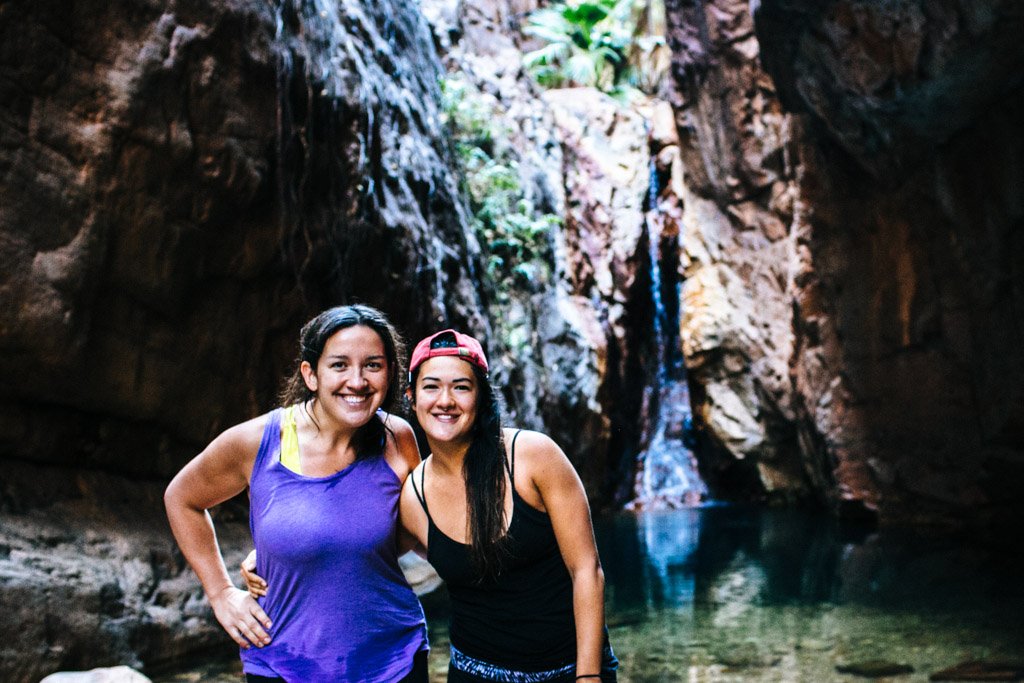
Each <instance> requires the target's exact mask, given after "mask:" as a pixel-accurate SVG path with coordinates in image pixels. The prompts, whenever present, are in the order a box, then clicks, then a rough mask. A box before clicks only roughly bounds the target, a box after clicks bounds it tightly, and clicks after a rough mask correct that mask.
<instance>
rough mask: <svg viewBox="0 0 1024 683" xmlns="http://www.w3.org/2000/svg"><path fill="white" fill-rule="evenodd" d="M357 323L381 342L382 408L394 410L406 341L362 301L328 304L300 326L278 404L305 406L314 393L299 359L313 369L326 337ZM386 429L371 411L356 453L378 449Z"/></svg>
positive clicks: (357, 438)
mask: <svg viewBox="0 0 1024 683" xmlns="http://www.w3.org/2000/svg"><path fill="white" fill-rule="evenodd" d="M356 325H362V326H363V327H368V328H370V329H371V330H373V331H374V332H376V333H377V336H378V337H380V340H381V342H383V343H384V357H385V358H386V359H387V365H388V390H387V392H385V394H384V401H383V403H381V408H383V409H384V410H385V411H387V412H389V413H393V412H395V410H396V409H397V407H398V405H399V396H400V395H401V389H400V386H401V385H400V383H399V376H400V372H401V369H402V368H403V367H405V343H404V342H403V341H402V337H401V336H399V334H398V332H397V331H396V330H395V327H394V325H392V324H391V322H390V321H389V320H388V319H387V317H386V316H385V315H384V314H383V313H381V312H380V311H378V310H377V309H376V308H373V307H372V306H365V305H363V304H351V305H349V306H335V307H334V308H329V309H327V310H326V311H324V312H323V313H321V314H320V315H318V316H316V317H315V318H313V319H312V320H310V321H309V322H308V323H306V324H305V325H303V326H302V331H301V332H300V333H299V356H298V358H297V359H296V361H295V370H294V372H293V373H292V374H291V376H290V377H288V379H287V380H285V383H284V387H283V388H282V389H281V395H280V401H281V405H284V406H290V405H293V404H295V403H300V404H302V406H303V407H304V408H308V404H309V403H310V402H311V401H313V399H315V398H316V394H315V393H314V392H312V391H310V390H309V387H308V386H306V382H305V380H304V379H303V378H302V371H301V367H302V362H303V361H306V362H308V363H309V364H310V365H311V366H312V367H313V369H314V370H316V368H317V363H319V362H320V356H321V355H322V354H323V352H324V346H326V344H327V340H328V339H330V338H331V337H332V336H333V335H334V334H335V333H336V332H338V331H339V330H343V329H345V328H347V327H355V326H356ZM317 426H318V427H319V425H317ZM386 431H387V427H386V425H385V424H384V422H383V421H382V420H381V419H380V417H379V416H378V415H374V416H373V418H371V419H370V421H369V422H368V423H366V424H365V425H363V426H362V427H360V428H359V429H357V430H356V433H355V436H354V437H353V439H352V445H353V447H354V448H355V451H356V457H357V458H362V457H365V456H369V455H374V454H377V453H380V452H381V451H382V450H383V448H384V445H385V439H386V438H387V436H386Z"/></svg>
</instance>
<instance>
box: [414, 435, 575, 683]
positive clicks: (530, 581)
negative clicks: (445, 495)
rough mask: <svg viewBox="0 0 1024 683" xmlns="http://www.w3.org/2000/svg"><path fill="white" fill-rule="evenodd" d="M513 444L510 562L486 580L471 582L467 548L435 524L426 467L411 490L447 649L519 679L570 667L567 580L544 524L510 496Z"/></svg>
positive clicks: (572, 633)
mask: <svg viewBox="0 0 1024 683" xmlns="http://www.w3.org/2000/svg"><path fill="white" fill-rule="evenodd" d="M518 437H519V432H516V434H515V436H513V437H512V449H511V450H512V457H511V465H509V463H508V462H507V461H506V463H505V467H506V470H507V471H508V474H509V478H510V480H511V481H512V482H513V485H512V521H511V522H510V523H509V528H508V532H507V534H508V541H509V544H508V550H509V556H508V557H507V558H506V559H505V561H504V563H503V565H502V568H501V571H500V572H499V573H498V575H497V576H496V577H495V578H493V579H488V580H485V581H483V582H478V581H477V574H476V572H475V571H474V570H473V564H472V561H471V559H470V555H469V548H470V546H468V545H466V544H464V543H459V542H458V541H455V540H452V539H451V538H449V537H448V536H446V535H445V534H444V533H443V532H442V531H441V530H440V529H438V528H437V526H436V525H435V524H434V520H433V518H431V516H430V510H429V509H428V507H427V501H426V499H425V498H424V495H423V482H424V477H425V476H426V466H424V467H423V468H422V469H421V472H420V481H419V486H417V482H416V479H415V478H413V490H414V491H415V492H416V497H417V498H419V501H420V505H422V506H423V510H424V512H426V514H427V522H428V529H427V560H428V561H429V562H430V564H431V565H433V566H434V569H436V570H437V573H438V574H439V575H440V576H441V578H442V579H444V581H445V584H446V585H447V587H448V593H449V595H450V596H451V603H452V618H451V626H450V630H449V634H450V638H451V642H452V645H454V646H455V647H456V648H458V649H459V650H461V651H462V652H463V653H465V654H467V655H469V656H470V657H473V658H475V659H481V660H484V661H486V662H490V663H492V664H497V665H499V666H503V667H506V668H509V669H516V670H519V671H545V670H548V669H554V668H558V667H560V666H564V665H565V664H570V663H572V662H574V661H575V660H576V624H575V621H574V620H573V609H572V579H571V578H570V577H569V570H568V569H566V567H565V562H564V561H563V560H562V555H561V553H559V551H558V542H557V541H556V539H555V532H554V529H553V528H552V526H551V518H550V517H548V515H547V514H546V513H544V512H541V511H540V510H538V509H536V508H534V507H532V506H531V505H530V504H529V503H527V502H526V501H524V500H523V499H522V498H520V497H519V494H518V493H517V492H516V489H515V462H516V459H515V458H516V439H517V438H518Z"/></svg>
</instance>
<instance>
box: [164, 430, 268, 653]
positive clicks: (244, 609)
mask: <svg viewBox="0 0 1024 683" xmlns="http://www.w3.org/2000/svg"><path fill="white" fill-rule="evenodd" d="M264 421H265V418H258V419H257V420H251V421H249V422H246V423H243V424H241V425H237V426H235V427H232V428H231V429H229V430H227V431H226V432H224V433H223V434H221V435H220V436H218V437H217V438H216V439H214V440H213V442H212V443H211V444H210V445H209V446H207V447H206V449H205V450H203V452H202V453H200V454H199V455H197V456H196V457H195V458H194V459H193V460H192V461H191V462H189V463H188V464H187V465H185V467H183V468H182V470H181V471H180V472H178V474H177V475H176V476H175V477H174V479H172V480H171V483H170V484H169V485H168V486H167V491H166V492H165V493H164V505H165V506H166V508H167V519H168V520H169V521H170V524H171V531H172V532H173V533H174V538H175V540H176V541H177V542H178V547H180V548H181V552H182V554H183V555H184V556H185V559H186V560H187V561H188V563H189V565H191V567H192V569H193V570H194V571H195V573H196V575H197V576H198V577H199V582H200V583H201V584H202V586H203V591H204V592H205V593H206V598H207V600H209V601H210V606H211V607H213V612H214V615H215V616H216V617H217V621H218V622H220V625H221V626H222V627H223V628H224V630H225V631H227V633H228V635H230V636H231V638H232V639H233V640H234V641H235V642H236V643H238V645H239V646H241V647H243V648H248V647H249V645H250V643H251V644H253V645H256V646H257V647H262V646H263V645H265V644H267V643H269V642H270V637H269V636H268V635H267V633H266V631H265V630H264V628H269V627H270V619H269V618H268V617H267V615H266V613H264V611H263V610H262V609H261V608H260V606H259V605H258V604H257V603H256V601H255V600H253V599H252V597H250V596H249V594H248V593H246V592H245V591H241V590H238V589H237V588H235V585H234V584H233V583H232V582H231V579H230V577H229V576H228V570H227V567H225V566H224V558H223V557H222V556H221V553H220V547H219V546H218V544H217V535H216V532H215V531H214V528H213V520H212V519H211V518H210V514H209V512H207V510H209V509H210V508H212V507H214V506H215V505H218V504H220V503H223V502H224V501H225V500H227V499H229V498H231V497H232V496H234V495H237V494H238V493H241V492H242V491H244V490H245V488H246V486H248V484H249V476H250V474H251V473H252V466H253V462H254V460H255V458H256V450H257V449H258V448H259V443H260V438H261V436H262V432H263V424H264ZM261 624H262V625H261Z"/></svg>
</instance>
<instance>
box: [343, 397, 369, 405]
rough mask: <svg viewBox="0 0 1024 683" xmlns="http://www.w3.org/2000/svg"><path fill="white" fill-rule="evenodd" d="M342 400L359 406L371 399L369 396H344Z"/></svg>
mask: <svg viewBox="0 0 1024 683" xmlns="http://www.w3.org/2000/svg"><path fill="white" fill-rule="evenodd" d="M341 400H342V401H344V402H345V403H348V404H349V405H353V406H357V405H362V404H363V403H366V402H367V401H368V400H370V397H369V396H342V397H341Z"/></svg>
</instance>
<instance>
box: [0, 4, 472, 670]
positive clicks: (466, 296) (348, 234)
mask: <svg viewBox="0 0 1024 683" xmlns="http://www.w3.org/2000/svg"><path fill="white" fill-rule="evenodd" d="M332 7H333V6H332ZM433 55H434V52H433V46H432V42H431V34H430V31H429V28H428V27H427V25H426V22H425V21H424V20H423V17H422V16H421V15H420V14H419V13H418V12H416V11H413V10H412V9H411V8H410V7H409V6H407V5H404V4H402V3H391V2H384V3H373V4H364V3H359V2H342V3H340V4H339V5H338V7H337V8H336V9H331V10H328V5H327V4H325V3H300V2H290V1H285V2H279V3H263V2H248V1H243V2H230V3H218V2H214V3H193V2H187V1H186V2H172V3H157V2H148V1H146V0H125V1H123V2H113V3H97V2H92V3H75V4H74V5H73V6H68V5H66V4H65V3H57V2H22V1H20V0H11V1H10V2H5V3H3V4H2V6H0V91H2V97H0V140H2V143H0V195H2V197H3V201H2V202H0V254H2V259H3V263H4V264H5V267H4V270H3V272H2V273H0V302H2V303H0V349H2V354H0V374H2V375H3V377H4V381H3V383H2V385H0V424H2V425H3V427H2V429H0V457H2V458H3V468H4V477H3V479H2V483H0V517H2V523H3V526H2V530H0V593H2V594H3V596H4V597H3V602H4V604H5V605H17V609H16V610H15V611H13V612H11V611H9V612H8V613H7V614H6V615H4V617H3V618H2V619H0V642H2V645H0V650H2V656H0V661H2V665H0V677H2V678H4V679H5V680H14V681H17V680H38V679H39V678H40V677H41V676H42V675H43V674H45V673H48V672H50V671H53V670H56V669H60V668H66V669H68V668H88V667H89V666H92V665H94V664H103V663H110V662H112V661H122V662H127V663H130V664H134V665H139V664H142V663H145V664H146V665H147V666H156V665H159V664H160V663H161V662H165V661H171V660H173V659H175V658H178V657H180V656H182V655H183V653H185V652H191V651H195V650H196V649H197V648H199V649H201V648H203V647H214V646H216V647H220V648H222V649H223V648H224V647H225V646H226V645H227V644H228V643H227V642H226V641H225V639H224V638H223V637H222V636H221V635H220V634H218V633H217V631H216V626H215V624H213V623H212V622H211V620H210V618H209V612H208V610H207V609H206V608H205V607H204V606H203V604H202V599H201V595H199V594H198V592H197V585H196V583H195V581H194V578H192V575H191V573H190V572H188V571H187V570H185V568H184V567H183V565H182V563H181V559H180V556H178V555H177V553H176V551H174V549H173V543H172V542H171V540H170V536H169V533H168V530H167V528H166V522H165V521H164V518H163V511H162V505H161V504H160V497H159V492H160V490H161V489H162V485H163V482H165V481H166V479H167V478H168V477H169V476H170V475H171V474H172V473H173V472H174V471H176V470H177V469H178V468H179V467H180V466H181V465H182V464H183V463H184V462H185V460H186V459H187V458H189V457H191V456H192V455H193V454H194V453H195V452H196V451H197V450H198V448H200V447H201V446H202V445H203V444H204V443H205V442H206V441H207V440H208V439H210V438H211V437H212V436H213V435H214V434H215V433H217V432H218V431H219V430H220V429H222V428H224V427H225V426H227V425H229V424H231V423H234V422H236V421H239V420H240V419H242V418H245V417H248V416H251V415H253V414H256V413H258V412H259V411H261V410H265V409H267V408H269V407H270V406H271V405H273V402H274V394H275V392H276V389H277V386H278V383H279V380H280V379H281V376H282V374H283V373H284V371H285V369H286V367H287V365H288V363H289V359H290V358H292V357H293V356H294V353H295V351H294V344H295V338H296V336H297V335H296V331H297V329H298V327H299V326H300V324H301V323H302V322H303V321H304V320H306V319H307V318H308V317H309V316H310V315H311V314H312V313H314V312H315V311H316V310H318V309H320V308H321V307H323V306H325V305H328V304H333V303H337V302H346V301H364V302H368V303H371V304H376V305H378V306H380V307H381V308H383V309H385V310H386V311H388V312H389V313H390V314H391V315H392V316H393V317H394V319H395V320H396V321H399V323H400V326H401V328H402V331H403V332H405V333H406V334H407V336H409V337H414V338H415V337H417V336H418V335H421V334H423V333H425V332H426V331H427V330H428V329H429V330H433V329H436V328H437V326H439V325H441V324H442V323H451V324H458V325H467V326H469V327H472V328H473V329H476V330H481V331H484V332H486V330H487V329H488V323H487V320H486V317H485V316H484V314H483V313H482V311H483V310H484V309H483V306H482V304H481V301H480V295H479V293H478V291H477V285H476V281H475V278H474V277H473V276H472V273H473V272H474V269H475V268H476V264H475V260H476V259H477V258H478V253H479V250H478V247H477V245H476V243H475V241H474V237H473V235H472V234H469V233H467V232H466V231H465V215H464V211H465V209H464V206H463V203H462V198H461V196H460V194H459V188H458V182H457V179H456V177H455V175H454V174H453V172H452V170H451V166H450V159H449V154H450V151H449V148H448V142H447V140H446V138H445V136H444V134H443V131H442V127H441V124H440V120H439V116H438V111H437V101H438V77H439V75H440V73H441V67H440V64H439V62H438V61H437V60H436V58H434V57H433ZM370 56H372V58H368V57H370ZM225 515H226V516H225V517H224V520H223V522H224V524H223V527H224V528H223V539H222V540H223V541H224V542H225V545H226V552H227V554H228V557H229V560H230V562H231V563H235V562H236V561H237V552H238V551H239V550H240V549H241V548H242V546H243V544H247V543H248V541H247V540H246V534H245V527H246V525H245V517H244V514H242V513H237V512H236V513H230V512H227V513H225ZM232 519H233V520H234V525H233V524H232V523H231V522H232Z"/></svg>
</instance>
